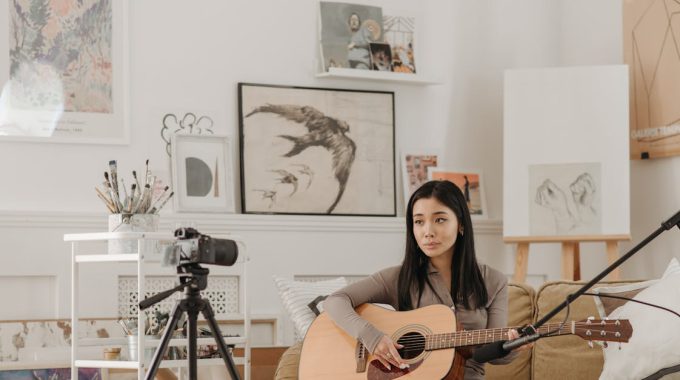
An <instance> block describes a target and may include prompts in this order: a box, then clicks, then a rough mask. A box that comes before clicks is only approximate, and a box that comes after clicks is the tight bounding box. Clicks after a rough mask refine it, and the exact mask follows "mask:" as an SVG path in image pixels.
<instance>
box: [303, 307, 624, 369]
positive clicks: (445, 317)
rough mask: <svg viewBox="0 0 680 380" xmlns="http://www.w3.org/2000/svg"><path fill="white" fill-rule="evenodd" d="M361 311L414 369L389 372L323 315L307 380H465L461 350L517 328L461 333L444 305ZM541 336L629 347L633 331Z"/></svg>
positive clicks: (585, 328) (599, 328)
mask: <svg viewBox="0 0 680 380" xmlns="http://www.w3.org/2000/svg"><path fill="white" fill-rule="evenodd" d="M355 310H356V312H357V313H358V314H359V315H360V316H361V317H362V318H364V319H366V320H367V321H369V322H370V323H371V324H373V325H374V326H375V327H376V328H378V329H379V330H381V331H383V332H384V333H385V334H387V335H388V336H390V337H391V338H392V340H393V341H395V342H398V343H399V344H401V345H403V346H404V347H403V348H401V349H399V350H398V351H399V355H401V357H402V358H403V359H404V360H405V362H406V363H408V364H409V368H405V369H400V368H396V367H395V366H391V369H390V370H388V369H387V368H385V367H384V366H383V365H382V364H381V363H380V362H379V361H378V360H377V359H374V358H373V356H372V355H371V354H370V353H368V350H367V349H366V348H365V347H364V345H363V344H362V343H360V342H358V341H357V340H356V339H354V338H352V337H351V336H349V335H347V334H346V333H345V332H344V330H342V329H341V328H340V327H338V326H337V325H336V324H335V322H333V320H331V318H330V317H329V316H328V315H327V314H326V313H322V314H321V315H319V316H318V317H317V318H316V319H315V320H314V322H313V323H312V325H311V326H310V327H309V330H308V331H307V335H306V336H305V339H304V341H303V343H302V352H301V356H300V367H299V372H298V375H299V378H300V379H301V380H318V379H342V380H352V379H356V380H359V379H361V380H364V379H367V380H392V379H399V380H407V379H428V380H432V379H462V378H463V369H464V366H463V364H464V359H463V358H462V357H461V355H458V354H457V351H456V348H459V347H460V348H464V347H471V346H476V345H480V344H487V343H492V342H496V341H500V340H505V339H507V338H508V330H509V329H511V328H512V327H506V328H496V329H485V330H470V331H459V332H456V331H455V327H454V326H456V317H455V314H454V313H453V310H451V309H450V308H448V307H446V306H444V305H432V306H426V307H423V308H420V309H415V310H411V311H400V312H398V311H392V310H388V309H385V308H382V307H379V306H375V305H371V304H364V305H361V306H359V307H357V308H356V309H355ZM451 330H454V331H451ZM539 332H540V333H541V334H547V333H549V332H550V333H551V335H550V336H557V335H569V334H573V335H578V336H579V337H581V338H583V339H585V340H589V341H593V340H597V341H605V342H628V339H629V338H630V336H631V334H632V327H631V325H630V322H629V321H628V320H595V319H588V320H584V321H579V322H575V321H571V322H567V323H564V324H562V323H550V324H545V325H543V326H541V327H540V328H539ZM454 357H455V359H456V360H455V361H454Z"/></svg>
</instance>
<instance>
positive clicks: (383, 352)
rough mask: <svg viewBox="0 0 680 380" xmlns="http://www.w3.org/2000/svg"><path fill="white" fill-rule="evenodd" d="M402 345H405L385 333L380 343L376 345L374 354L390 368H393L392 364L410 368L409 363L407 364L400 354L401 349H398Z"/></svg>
mask: <svg viewBox="0 0 680 380" xmlns="http://www.w3.org/2000/svg"><path fill="white" fill-rule="evenodd" d="M402 347H404V346H402V345H401V344H399V343H394V342H393V341H392V339H390V337H388V336H387V335H383V337H382V339H380V342H378V345H377V346H375V350H373V356H375V357H376V358H377V359H378V360H379V361H380V363H382V365H383V366H385V368H387V369H388V370H389V369H391V366H396V367H397V368H402V369H403V368H408V364H406V362H405V361H404V360H403V359H402V358H401V356H400V355H399V351H397V349H398V348H402Z"/></svg>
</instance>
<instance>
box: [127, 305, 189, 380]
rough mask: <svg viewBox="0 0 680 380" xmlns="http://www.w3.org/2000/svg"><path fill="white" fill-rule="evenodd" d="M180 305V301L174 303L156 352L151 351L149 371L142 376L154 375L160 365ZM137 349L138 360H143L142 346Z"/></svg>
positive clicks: (150, 377)
mask: <svg viewBox="0 0 680 380" xmlns="http://www.w3.org/2000/svg"><path fill="white" fill-rule="evenodd" d="M181 305H182V301H180V302H178V303H177V304H175V308H174V309H173V310H172V319H170V321H169V322H168V325H167V326H166V327H165V331H164V332H163V337H162V338H161V343H160V345H159V346H158V348H157V349H156V352H154V353H153V359H151V364H150V365H149V371H148V372H147V373H146V377H145V378H144V379H146V380H151V379H153V378H154V377H155V376H156V372H157V371H158V366H160V364H161V360H163V356H165V352H166V351H167V350H168V344H169V343H170V338H172V333H173V332H174V331H175V329H176V328H177V323H178V322H179V318H180V316H181V315H182V306H181ZM137 350H138V351H139V353H138V354H137V356H138V357H139V360H144V347H139V348H138V349H137Z"/></svg>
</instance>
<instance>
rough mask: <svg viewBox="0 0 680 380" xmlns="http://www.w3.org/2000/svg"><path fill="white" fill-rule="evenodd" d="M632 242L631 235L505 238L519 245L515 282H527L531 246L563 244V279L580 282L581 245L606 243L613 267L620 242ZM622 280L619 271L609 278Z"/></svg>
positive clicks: (612, 273)
mask: <svg viewBox="0 0 680 380" xmlns="http://www.w3.org/2000/svg"><path fill="white" fill-rule="evenodd" d="M624 240H630V235H581V236H520V237H504V238H503V241H504V242H505V243H508V244H517V254H516V256H515V274H514V276H513V281H515V282H520V283H522V282H525V281H526V277H527V266H528V264H529V244H536V243H561V244H562V279H564V280H571V281H578V280H580V279H581V258H580V248H579V244H580V243H590V242H604V243H606V246H607V261H608V262H609V264H610V265H611V264H612V263H614V261H616V260H618V258H619V241H624ZM603 269H604V268H603ZM620 278H621V272H620V271H619V269H618V268H617V269H615V270H614V271H612V272H611V273H610V274H609V276H608V277H607V279H608V280H610V281H616V280H619V279H620Z"/></svg>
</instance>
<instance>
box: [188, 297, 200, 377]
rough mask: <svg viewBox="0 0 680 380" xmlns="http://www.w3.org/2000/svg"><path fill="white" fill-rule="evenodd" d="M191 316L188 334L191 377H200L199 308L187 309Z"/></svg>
mask: <svg viewBox="0 0 680 380" xmlns="http://www.w3.org/2000/svg"><path fill="white" fill-rule="evenodd" d="M187 314H189V318H188V320H187V323H188V325H187V327H188V335H189V346H188V348H187V351H188V353H189V379H190V380H196V379H198V368H197V367H198V353H197V352H196V351H198V347H197V344H196V339H198V310H192V309H189V310H187Z"/></svg>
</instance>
